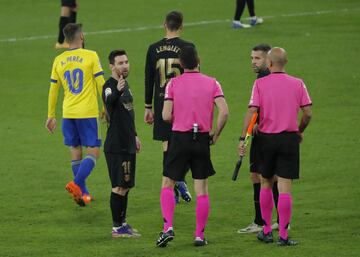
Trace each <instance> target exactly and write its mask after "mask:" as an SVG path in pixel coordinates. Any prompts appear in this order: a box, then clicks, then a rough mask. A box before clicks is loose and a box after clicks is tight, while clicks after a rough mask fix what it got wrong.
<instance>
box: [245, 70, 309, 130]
mask: <svg viewBox="0 0 360 257" xmlns="http://www.w3.org/2000/svg"><path fill="white" fill-rule="evenodd" d="M311 104H312V102H311V99H310V96H309V94H308V92H307V90H306V86H305V84H304V82H303V81H302V80H301V79H298V78H295V77H292V76H290V75H288V74H286V73H272V74H270V75H268V76H266V77H263V78H260V79H257V80H255V83H254V86H253V89H252V94H251V99H250V103H249V107H251V106H254V107H258V108H259V109H260V118H259V131H260V132H263V133H280V132H284V131H288V132H297V131H299V128H298V112H299V110H300V108H301V107H304V106H306V105H311Z"/></svg>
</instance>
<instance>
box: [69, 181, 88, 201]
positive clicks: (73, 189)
mask: <svg viewBox="0 0 360 257" xmlns="http://www.w3.org/2000/svg"><path fill="white" fill-rule="evenodd" d="M65 189H66V190H67V191H68V192H69V194H71V196H72V198H73V199H74V201H75V202H76V203H77V204H78V205H80V206H85V203H84V200H83V199H82V192H81V188H80V187H79V186H78V185H76V184H75V182H74V181H70V182H69V183H67V185H66V186H65Z"/></svg>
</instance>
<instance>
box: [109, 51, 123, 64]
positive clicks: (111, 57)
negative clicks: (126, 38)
mask: <svg viewBox="0 0 360 257" xmlns="http://www.w3.org/2000/svg"><path fill="white" fill-rule="evenodd" d="M120 55H126V56H127V54H126V51H125V50H124V49H118V50H113V51H111V52H110V54H109V63H110V64H114V63H115V57H116V56H120Z"/></svg>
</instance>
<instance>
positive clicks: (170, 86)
mask: <svg viewBox="0 0 360 257" xmlns="http://www.w3.org/2000/svg"><path fill="white" fill-rule="evenodd" d="M173 97H174V94H173V80H172V79H171V80H170V81H169V83H168V84H167V85H166V88H165V99H164V100H173Z"/></svg>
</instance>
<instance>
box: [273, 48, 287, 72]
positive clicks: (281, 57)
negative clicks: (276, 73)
mask: <svg viewBox="0 0 360 257" xmlns="http://www.w3.org/2000/svg"><path fill="white" fill-rule="evenodd" d="M268 60H269V61H270V62H271V64H272V66H275V67H278V68H284V67H285V65H286V64H287V62H288V58H287V53H286V51H285V49H284V48H281V47H273V48H271V50H270V51H269V52H268Z"/></svg>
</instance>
